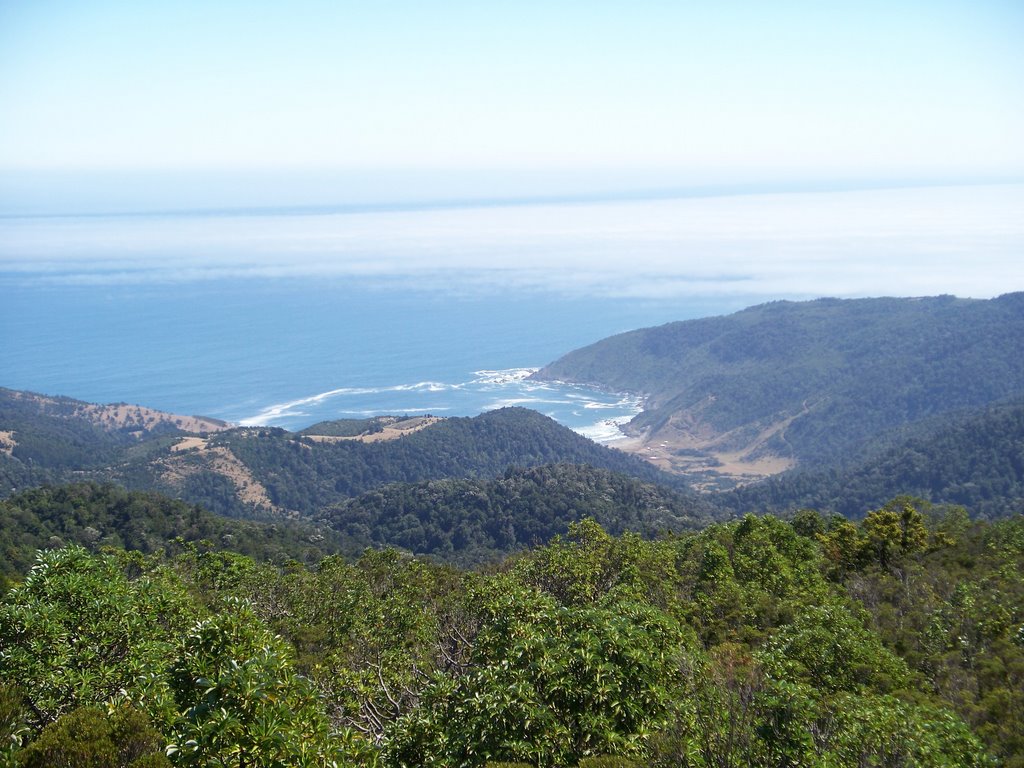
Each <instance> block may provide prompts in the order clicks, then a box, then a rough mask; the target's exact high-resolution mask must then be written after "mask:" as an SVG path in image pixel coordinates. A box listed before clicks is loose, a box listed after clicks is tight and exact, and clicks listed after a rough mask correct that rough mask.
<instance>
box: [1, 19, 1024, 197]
mask: <svg viewBox="0 0 1024 768" xmlns="http://www.w3.org/2000/svg"><path fill="white" fill-rule="evenodd" d="M1021 137H1024V3H1021V2H1020V1H1019V0H1007V1H999V0H905V1H901V2H892V0H885V1H884V2H876V1H875V0H859V1H858V2H842V1H840V2H824V3H823V2H813V1H811V0H807V1H806V2H787V1H786V0H781V1H779V2H761V1H760V0H758V1H756V2H755V1H753V0H751V1H749V2H742V1H740V0H723V1H722V2H715V3H710V2H689V1H688V0H672V1H671V2H669V1H667V0H666V1H661V0H638V1H637V2H630V3H623V2H605V1H604V0H585V1H582V0H580V1H577V0H544V1H543V2H539V1H538V2H534V1H533V0H520V2H515V3H496V2H468V1H467V2H432V1H431V0H375V1H374V2H365V1H364V2H346V1H344V0H332V1H330V2H327V1H324V2H320V1H319V0H295V1H294V2H288V3H281V2H260V1H259V0H256V1H250V2H233V1H232V0H220V1H219V2H209V1H208V0H207V1H203V2H195V1H192V0H176V1H175V2H173V3H170V2H155V1H147V0H132V1H130V2H128V1H126V2H112V1H110V0H88V1H87V2H86V1H82V2H76V0H62V1H61V2H57V1H55V0H32V2H27V1H26V0H0V177H2V178H3V179H6V181H0V186H2V185H6V186H4V189H3V190H0V192H3V193H5V194H6V197H7V198H8V199H9V198H11V197H12V196H17V195H22V196H24V197H26V198H27V197H31V195H32V194H36V193H38V190H39V187H40V185H42V187H46V185H48V184H51V183H53V181H54V180H57V181H60V182H61V183H65V184H67V185H71V186H73V183H72V182H71V181H68V180H69V179H74V178H79V179H90V178H92V177H90V176H89V174H101V177H102V178H105V179H113V180H114V182H113V183H114V184H115V185H116V184H120V185H121V188H122V189H127V190H130V189H131V187H132V184H131V183H130V180H131V179H132V178H133V176H132V175H133V174H145V173H152V172H161V173H163V179H164V183H165V184H167V185H169V186H171V187H173V186H174V185H175V184H180V185H181V190H182V191H183V194H187V192H188V185H189V183H190V182H189V180H191V183H192V185H193V189H192V191H193V192H194V191H196V189H197V188H201V189H205V190H210V189H213V188H214V187H216V184H217V183H218V182H217V181H216V179H217V178H224V177H231V178H234V179H236V180H237V179H243V181H242V182H239V184H238V185H236V189H235V191H236V192H239V191H241V192H244V194H242V195H241V196H242V197H243V198H244V197H247V196H248V198H247V199H250V200H256V201H257V202H259V201H260V200H263V199H264V198H260V197H259V196H256V197H253V189H254V188H255V187H261V186H262V187H264V188H272V187H273V186H274V183H275V182H274V180H275V179H279V180H280V179H289V178H290V179H292V181H291V182H288V181H282V182H281V184H282V185H283V186H281V187H279V189H278V191H279V192H281V194H282V195H283V196H284V197H287V196H288V195H287V194H285V192H286V191H287V189H288V185H289V184H294V185H295V186H296V188H298V187H304V188H305V189H306V190H307V194H306V197H305V198H302V199H301V200H300V199H299V197H301V195H300V196H299V197H294V196H293V198H292V199H294V200H295V201H297V202H309V201H311V200H312V198H313V197H316V195H317V194H319V193H318V192H317V190H318V189H320V188H322V187H324V186H329V185H328V184H327V183H326V182H325V181H324V179H325V178H327V177H325V176H323V174H328V175H329V174H331V173H336V174H341V175H342V177H343V178H345V179H347V181H348V182H349V185H350V186H351V187H352V188H355V189H359V190H362V191H361V194H363V195H364V196H368V197H371V198H372V197H380V198H385V197H388V196H389V195H390V196H394V195H395V194H397V193H399V192H400V191H402V190H403V189H404V190H405V192H406V193H407V194H408V190H409V189H413V190H414V191H415V194H417V195H427V196H429V193H431V192H433V193H434V194H435V195H439V196H445V195H448V196H452V195H456V196H457V195H460V194H479V193H480V191H481V190H482V189H485V188H489V189H492V190H493V191H494V192H495V193H496V194H499V195H500V194H506V195H516V194H524V193H527V192H544V191H552V192H564V191H572V190H575V191H585V190H587V189H594V190H601V191H603V190H606V189H609V188H611V187H614V186H615V185H616V184H619V185H623V186H625V187H633V188H657V187H666V186H677V187H687V186H694V185H702V184H711V185H715V184H743V183H754V184H756V183H762V182H778V183H796V182H803V181H807V180H812V181H813V180H818V181H820V180H828V179H843V180H866V181H872V180H874V181H885V180H899V179H913V180H925V181H927V180H935V179H938V180H942V181H948V180H957V179H968V180H972V179H973V180H976V179H1021V178H1024V141H1022V139H1021ZM76 174H77V176H76ZM103 174H105V176H104V175H103ZM218 174H220V176H218ZM245 174H250V175H249V176H248V177H246V176H245ZM289 174H290V175H289ZM139 178H141V177H139ZM246 178H248V179H249V181H244V179H246ZM496 178H500V179H501V181H500V182H499V183H496V184H492V182H493V180H494V179H496ZM38 179H43V180H44V181H42V182H39V181H38ZM33 180H35V181H33ZM196 180H200V181H196ZM296 180H297V181H296ZM545 180H546V181H545ZM250 182H252V183H250ZM89 183H91V182H89ZM33 184H35V185H36V186H33ZM545 184H547V187H545ZM318 185H320V187H318ZM432 185H433V187H432ZM488 185H491V186H489V187H488ZM282 190H284V191H282ZM222 191H223V195H222V197H223V198H225V199H226V198H227V197H230V194H231V189H230V185H228V186H227V187H225V188H224V190H222ZM320 191H322V189H320ZM0 196H2V195H0ZM272 196H273V195H272V194H271V197H272ZM266 199H267V200H269V199H270V198H269V197H268V198H266Z"/></svg>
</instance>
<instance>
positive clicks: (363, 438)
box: [305, 416, 441, 443]
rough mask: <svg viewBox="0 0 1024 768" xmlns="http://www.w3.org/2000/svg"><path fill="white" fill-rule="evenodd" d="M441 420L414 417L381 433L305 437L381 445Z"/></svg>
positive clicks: (321, 441) (322, 440)
mask: <svg viewBox="0 0 1024 768" xmlns="http://www.w3.org/2000/svg"><path fill="white" fill-rule="evenodd" d="M440 420H441V419H440V418H439V417H437V416H414V417H413V418H411V419H402V420H401V421H396V422H394V423H392V424H388V425H387V426H385V427H384V428H383V429H382V430H381V431H380V432H366V433H363V434H361V435H352V436H350V437H340V436H338V435H305V437H308V438H309V439H310V440H312V441H314V442H317V443H340V442H343V441H345V440H358V441H359V442H361V443H381V442H386V441H388V440H397V439H398V438H400V437H402V436H403V435H408V434H411V433H413V432H418V431H419V430H421V429H424V428H425V427H429V426H430V425H431V424H436V423H437V422H439V421H440Z"/></svg>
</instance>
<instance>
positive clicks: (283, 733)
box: [167, 602, 336, 768]
mask: <svg viewBox="0 0 1024 768" xmlns="http://www.w3.org/2000/svg"><path fill="white" fill-rule="evenodd" d="M170 685H171V688H172V690H173V693H174V697H175V700H176V702H177V707H178V709H179V711H180V712H181V715H180V717H179V718H178V720H177V721H176V722H175V723H174V725H173V731H174V742H173V743H172V744H171V745H170V746H169V747H168V749H167V752H168V754H169V755H170V756H172V757H173V758H174V761H175V764H176V765H226V764H238V765H245V766H253V768H256V767H258V766H262V767H265V768H275V767H276V766H281V765H289V766H297V767H298V766H322V765H326V764H328V763H330V762H333V760H334V758H335V757H336V755H335V754H334V753H335V751H336V750H335V747H332V746H331V745H330V743H329V741H330V740H329V735H330V733H329V724H328V722H327V719H326V718H325V717H324V714H323V711H322V709H321V708H320V706H319V700H318V698H317V696H316V694H315V693H314V691H313V690H312V687H311V686H310V685H309V683H308V681H307V680H306V679H305V678H303V677H301V676H300V675H298V674H296V672H295V670H294V667H293V663H292V659H291V654H290V651H289V649H288V647H287V645H286V644H285V643H284V642H283V641H282V640H281V639H280V638H279V637H277V636H275V635H272V634H271V633H269V632H268V631H267V630H265V629H263V628H262V627H261V626H260V621H259V619H258V617H257V616H256V614H255V613H254V612H253V611H252V609H251V608H249V607H248V606H246V605H245V604H244V603H241V602H232V603H229V604H228V605H227V606H226V608H225V610H224V611H223V612H222V613H221V614H220V615H219V616H217V617H215V618H211V619H207V620H205V621H203V622H200V623H199V624H197V625H196V626H195V627H193V629H192V630H191V631H190V632H189V633H188V634H186V635H185V637H184V638H183V641H182V644H181V646H180V648H179V650H178V657H177V659H176V661H175V662H174V664H173V666H172V667H171V670H170Z"/></svg>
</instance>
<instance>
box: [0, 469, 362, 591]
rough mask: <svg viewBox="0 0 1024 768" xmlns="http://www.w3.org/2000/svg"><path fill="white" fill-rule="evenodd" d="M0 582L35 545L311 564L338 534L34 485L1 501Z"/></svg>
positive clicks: (23, 567)
mask: <svg viewBox="0 0 1024 768" xmlns="http://www.w3.org/2000/svg"><path fill="white" fill-rule="evenodd" d="M0 541H3V543H4V546H3V549H0V585H2V583H3V580H4V579H5V578H9V577H15V576H19V575H23V574H24V573H25V571H27V570H28V568H29V566H30V565H31V564H32V560H33V559H34V557H35V553H36V550H38V549H51V548H54V547H62V546H65V545H69V544H78V545H81V546H85V547H89V548H93V549H97V548H103V547H123V548H124V549H128V550H132V551H136V552H142V553H146V554H149V553H154V552H158V551H161V550H165V551H169V552H174V551H182V550H183V549H185V548H186V547H187V546H188V545H189V544H190V543H191V544H195V545H198V546H200V547H201V548H203V549H230V550H232V551H234V552H241V553H244V554H246V555H250V556H253V557H255V558H257V559H259V560H277V561H283V560H299V561H301V562H316V561H317V560H319V559H320V558H322V557H324V556H325V555H329V554H333V553H337V552H340V551H341V550H342V546H341V536H340V535H338V534H336V533H334V532H333V531H331V530H330V529H329V528H327V527H320V528H317V527H314V526H313V525H310V524H303V523H299V522H286V521H279V522H275V523H258V522H249V521H244V520H229V519H226V518H224V517H221V516H219V515H215V514H213V513H211V512H207V511H206V510H204V509H202V508H201V507H198V506H194V505H190V504H185V503H184V502H181V501H175V500H174V499H169V498H167V497H166V496H161V495H160V494H156V493H142V492H139V491H126V490H124V489H123V488H118V487H116V486H113V485H99V484H96V483H77V484H74V485H67V486H60V487H44V488H34V489H31V490H28V491H24V492H22V493H20V494H18V495H16V496H14V497H12V498H9V499H4V500H2V501H0Z"/></svg>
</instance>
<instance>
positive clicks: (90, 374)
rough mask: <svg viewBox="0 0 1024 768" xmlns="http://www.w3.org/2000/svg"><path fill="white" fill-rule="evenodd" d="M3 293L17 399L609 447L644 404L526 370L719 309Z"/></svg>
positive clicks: (549, 301) (508, 297) (109, 290)
mask: <svg viewBox="0 0 1024 768" xmlns="http://www.w3.org/2000/svg"><path fill="white" fill-rule="evenodd" d="M3 291H4V301H3V305H2V308H0V323H2V326H3V328H4V334H5V342H4V354H3V359H2V362H0V382H2V384H3V386H6V387H9V388H13V389H29V390H32V391H37V392H43V393H47V394H63V395H68V396H72V397H76V398H79V399H83V400H88V401H94V402H122V401H127V402H133V403H140V404H143V405H147V406H150V407H154V408H159V409H164V410H169V411H172V412H178V413H189V414H201V415H206V416H214V417H218V418H222V419H226V420H228V421H232V422H238V423H245V424H269V425H274V426H282V427H285V428H289V429H297V428H301V427H304V426H307V425H309V424H311V423H313V422H315V421H319V420H322V419H329V418H344V417H361V416H367V415H374V414H404V413H433V414H435V415H440V416H446V415H458V416H464V415H475V414H477V413H480V412H482V411H484V410H489V409H491V408H496V407H501V406H503V405H523V406H526V407H530V408H534V409H536V410H539V411H541V412H543V413H546V414H548V415H550V416H552V417H553V418H556V419H557V420H559V421H560V422H562V423H564V424H567V425H569V426H571V427H573V428H575V429H579V430H581V431H583V432H584V433H585V434H589V435H591V436H593V437H600V436H609V429H608V424H607V422H608V421H609V420H613V419H622V418H623V417H629V416H631V415H633V414H634V413H635V412H636V402H635V401H634V400H633V399H632V398H626V397H623V396H620V395H614V394H609V393H601V392H597V391H594V390H590V389H586V388H580V387H569V386H561V385H551V384H539V383H532V382H528V381H525V380H524V374H525V373H526V372H527V371H528V369H531V368H536V367H539V366H541V365H543V364H545V363H547V362H550V361H551V360H553V359H555V358H557V357H558V356H559V355H561V354H564V353H565V352H567V351H569V350H571V349H573V348H576V347H579V346H582V345H584V344H587V343H590V342H592V341H596V340H597V339H600V338H602V337H604V336H607V335H610V334H612V333H616V332H619V331H623V330H627V329H630V328H634V327H638V326H642V325H649V324H652V323H659V322H666V321H668V320H670V319H677V318H679V317H687V316H689V317H694V316H698V315H704V314H707V313H709V312H711V311H713V310H714V309H716V307H713V306H710V305H708V304H707V303H701V302H697V301H695V302H693V303H690V304H683V303H680V302H677V301H636V300H623V299H607V298H606V299H585V298H571V297H565V296H560V295H555V294H543V293H541V294H538V293H535V292H529V291H527V292H509V293H507V294H502V293H489V294H487V295H482V296H453V295H451V294H448V293H438V292H435V291H428V290H418V289H415V288H411V287H410V286H408V285H403V286H402V287H401V288H399V289H395V288H392V287H390V286H389V284H388V283H387V281H381V280H367V279H340V278H333V279H323V278H320V279H315V278H288V279H283V280H268V279H252V280H245V281H241V282H239V281H238V280H228V279H221V280H207V281H200V282H190V283H176V284H172V285H167V284H157V285H150V284H112V285H85V286H83V285H68V284H62V283H56V284H52V283H38V282H33V281H23V280H22V281H18V282H12V281H8V283H7V285H5V286H4V289H3ZM523 369H527V370H523ZM612 434H614V430H612Z"/></svg>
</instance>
